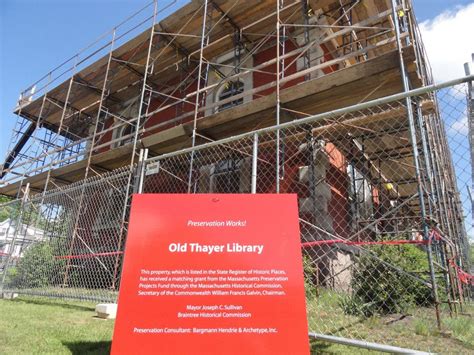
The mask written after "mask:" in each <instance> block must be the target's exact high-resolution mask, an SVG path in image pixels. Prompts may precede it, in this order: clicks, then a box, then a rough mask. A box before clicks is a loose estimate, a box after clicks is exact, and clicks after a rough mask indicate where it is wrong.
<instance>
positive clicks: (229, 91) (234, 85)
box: [217, 80, 244, 111]
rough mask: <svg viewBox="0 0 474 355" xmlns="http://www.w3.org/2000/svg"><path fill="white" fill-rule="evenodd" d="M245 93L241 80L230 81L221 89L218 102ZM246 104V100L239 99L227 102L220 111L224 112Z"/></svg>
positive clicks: (220, 107) (221, 106)
mask: <svg viewBox="0 0 474 355" xmlns="http://www.w3.org/2000/svg"><path fill="white" fill-rule="evenodd" d="M243 92H244V83H243V82H242V81H240V80H237V81H229V82H226V83H225V84H224V85H222V87H221V88H220V89H219V91H218V93H217V99H218V101H223V100H226V99H228V98H230V97H232V96H236V95H239V94H241V93H243ZM243 102H244V98H243V97H241V98H238V99H236V100H233V101H229V102H225V103H223V104H222V105H220V106H219V108H218V111H223V110H226V109H228V108H231V107H234V106H237V105H241V104H242V103H243Z"/></svg>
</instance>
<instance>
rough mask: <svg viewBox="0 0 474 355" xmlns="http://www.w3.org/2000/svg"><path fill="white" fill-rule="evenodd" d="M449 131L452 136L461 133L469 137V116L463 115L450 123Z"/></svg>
mask: <svg viewBox="0 0 474 355" xmlns="http://www.w3.org/2000/svg"><path fill="white" fill-rule="evenodd" d="M448 133H449V134H450V135H452V136H455V135H458V134H460V135H462V136H466V137H467V135H468V133H469V126H468V122H467V116H466V115H462V116H461V117H459V118H458V119H457V120H456V121H453V122H452V123H451V124H448Z"/></svg>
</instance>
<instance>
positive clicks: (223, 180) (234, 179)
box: [212, 159, 240, 193]
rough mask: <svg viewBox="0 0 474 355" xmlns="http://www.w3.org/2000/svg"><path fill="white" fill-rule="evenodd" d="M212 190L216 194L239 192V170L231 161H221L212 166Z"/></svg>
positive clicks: (234, 162)
mask: <svg viewBox="0 0 474 355" xmlns="http://www.w3.org/2000/svg"><path fill="white" fill-rule="evenodd" d="M212 178H213V185H214V186H213V189H214V190H215V191H216V192H222V193H236V192H239V191H240V169H239V166H238V163H237V161H235V160H233V159H228V160H222V161H220V162H218V163H217V164H216V165H215V166H214V171H213V174H212Z"/></svg>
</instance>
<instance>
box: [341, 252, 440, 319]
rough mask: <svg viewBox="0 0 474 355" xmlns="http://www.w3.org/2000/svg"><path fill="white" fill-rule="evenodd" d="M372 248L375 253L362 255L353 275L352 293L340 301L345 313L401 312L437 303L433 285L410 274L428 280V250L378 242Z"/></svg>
mask: <svg viewBox="0 0 474 355" xmlns="http://www.w3.org/2000/svg"><path fill="white" fill-rule="evenodd" d="M370 251H371V252H372V255H369V254H364V255H362V256H360V257H359V260H358V262H357V265H356V267H355V271H354V274H353V278H352V284H351V285H352V294H351V296H350V297H348V298H345V299H343V300H342V301H341V304H340V305H341V307H342V308H343V309H344V311H345V312H346V313H350V314H356V315H363V316H372V315H374V314H390V313H401V312H405V311H406V310H407V309H408V308H409V307H411V306H429V305H432V304H433V303H434V300H433V297H432V292H431V288H430V287H428V286H427V285H426V284H425V283H424V282H421V281H417V279H416V278H413V277H410V276H409V275H407V273H412V274H414V275H417V276H418V278H424V279H427V276H428V270H429V269H428V260H427V257H426V251H425V250H423V249H422V248H419V247H417V246H415V245H400V246H385V245H378V246H374V247H372V248H371V249H370ZM373 255H375V256H377V258H374V257H373ZM391 265H392V266H391ZM393 266H394V267H393ZM397 269H399V270H403V271H404V272H402V271H399V270H397Z"/></svg>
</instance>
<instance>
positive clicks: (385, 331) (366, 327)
mask: <svg viewBox="0 0 474 355" xmlns="http://www.w3.org/2000/svg"><path fill="white" fill-rule="evenodd" d="M336 299H337V297H335V295H334V294H333V293H332V292H327V293H322V294H320V295H319V300H318V302H316V301H315V300H314V299H313V300H312V301H309V302H308V309H309V311H308V316H309V325H310V329H311V330H312V331H314V332H320V333H326V334H330V333H332V334H333V335H336V336H345V337H356V338H359V339H364V340H367V341H373V342H380V343H383V344H390V345H397V346H401V347H406V348H413V349H419V350H425V351H432V352H437V353H450V354H470V353H473V352H474V324H473V320H472V318H471V317H470V316H467V315H463V316H459V317H458V318H449V317H448V316H447V315H446V314H445V315H444V318H443V319H444V324H443V326H444V329H443V332H442V333H440V332H438V330H437V329H436V327H434V324H435V323H434V321H433V320H434V319H433V317H434V314H433V312H432V310H431V309H414V310H413V311H412V312H411V314H409V315H405V316H401V315H392V316H387V317H372V318H369V319H359V318H357V317H353V316H347V315H345V314H343V313H342V311H341V309H340V308H339V306H338V304H337V302H336V301H335V300H336ZM94 307H95V303H90V302H79V301H65V300H59V299H47V298H39V297H26V296H20V297H19V298H17V299H15V300H0V353H1V354H31V353H35V354H53V353H54V354H71V353H72V354H105V353H108V352H109V350H110V342H111V338H112V331H113V325H114V322H113V321H111V320H102V319H98V318H96V317H95V312H94ZM312 347H313V351H312V354H347V353H350V354H368V353H371V354H374V353H375V352H372V351H368V350H364V349H357V348H348V347H345V346H341V345H334V344H329V343H323V342H320V341H312Z"/></svg>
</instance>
